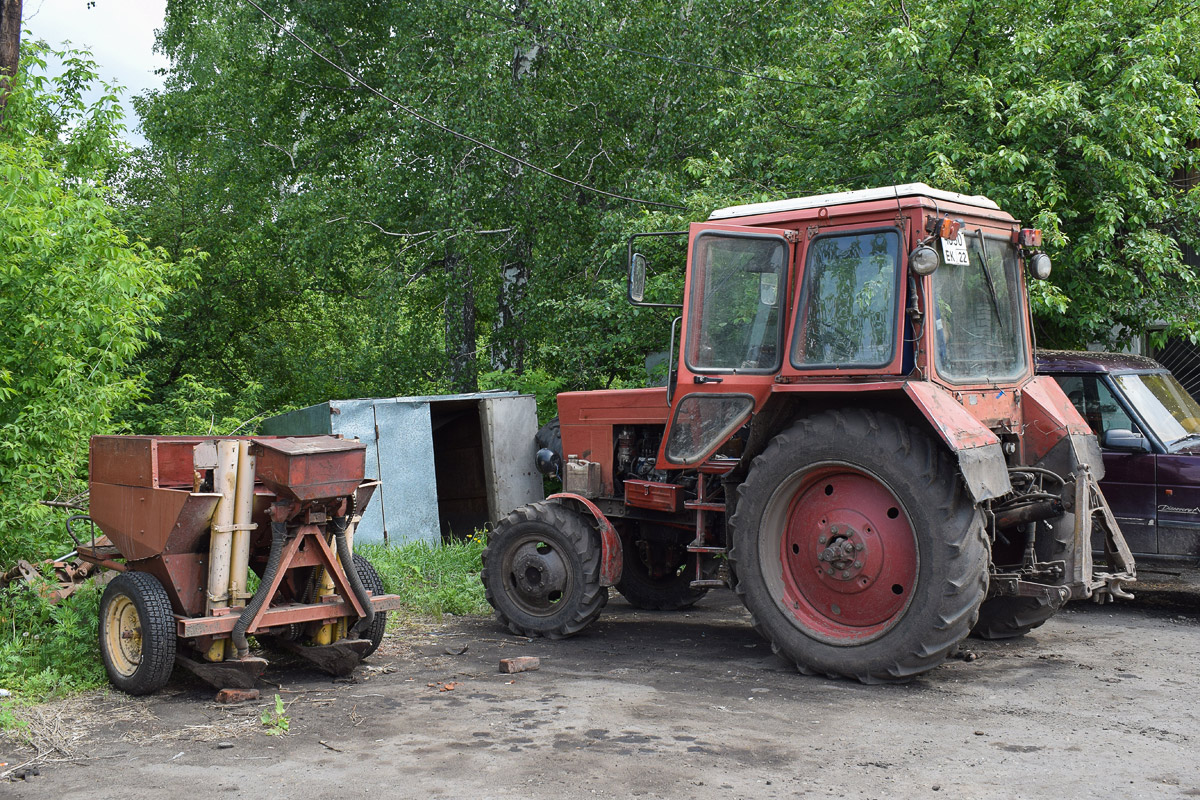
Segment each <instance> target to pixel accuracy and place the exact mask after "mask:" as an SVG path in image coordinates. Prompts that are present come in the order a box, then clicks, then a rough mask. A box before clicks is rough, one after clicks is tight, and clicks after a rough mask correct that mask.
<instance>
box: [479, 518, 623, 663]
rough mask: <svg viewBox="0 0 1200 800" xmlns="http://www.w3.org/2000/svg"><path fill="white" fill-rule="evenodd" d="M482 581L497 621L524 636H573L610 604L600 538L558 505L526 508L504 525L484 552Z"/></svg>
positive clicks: (489, 538)
mask: <svg viewBox="0 0 1200 800" xmlns="http://www.w3.org/2000/svg"><path fill="white" fill-rule="evenodd" d="M482 578H483V589H484V594H485V595H486V597H487V601H488V602H489V603H491V605H492V608H494V609H495V610H496V618H497V619H498V620H500V622H501V623H503V624H504V625H505V627H507V628H508V629H509V630H510V631H512V632H513V633H515V634H518V635H521V636H544V637H546V638H548V639H561V638H563V637H566V636H573V635H575V634H576V633H579V632H580V631H581V630H583V629H584V628H586V627H587V626H588V625H589V624H591V622H592V621H593V620H595V619H596V617H598V616H600V609H602V608H604V604H605V603H606V602H608V590H607V589H605V588H604V587H602V586H601V585H600V540H599V536H597V535H596V532H595V531H594V530H592V527H591V525H589V524H588V523H587V521H586V520H585V519H584V518H583V517H582V516H580V515H579V514H578V513H576V512H575V511H572V510H571V509H569V508H566V507H565V506H562V505H560V504H558V503H554V502H546V501H543V502H540V503H532V504H530V505H527V506H522V507H521V508H518V509H517V510H516V511H514V512H512V513H511V514H509V515H508V516H507V517H505V518H504V519H503V520H501V521H500V523H499V524H498V525H497V526H496V528H495V530H493V531H492V533H491V536H489V537H488V546H487V549H485V550H484V551H483V574H482Z"/></svg>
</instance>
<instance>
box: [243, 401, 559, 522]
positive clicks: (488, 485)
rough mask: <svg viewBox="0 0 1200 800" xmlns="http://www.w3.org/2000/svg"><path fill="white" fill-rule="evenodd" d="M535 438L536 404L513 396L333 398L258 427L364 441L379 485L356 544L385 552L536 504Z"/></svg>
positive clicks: (538, 494) (278, 432) (370, 475)
mask: <svg viewBox="0 0 1200 800" xmlns="http://www.w3.org/2000/svg"><path fill="white" fill-rule="evenodd" d="M536 432H537V403H536V401H535V400H534V398H533V396H532V395H519V394H516V393H515V392H483V393H479V394H459V395H440V396H431V397H389V398H373V399H371V398H369V399H362V400H330V401H329V402H326V403H321V404H320V405H315V406H309V407H308V408H302V409H299V410H296V411H289V412H288V413H286V414H280V415H278V416H275V417H271V418H269V419H267V420H265V421H264V422H263V426H262V433H263V434H265V435H275V436H296V435H301V434H322V433H324V434H341V435H343V436H345V437H347V438H357V439H358V440H359V441H361V442H363V443H365V444H366V445H367V478H369V479H378V480H379V481H380V487H379V491H378V492H377V493H376V495H375V498H374V499H373V500H372V501H371V503H370V504H369V505H368V506H367V509H366V512H365V514H364V515H363V519H362V522H361V523H360V524H359V527H358V531H357V534H356V539H357V540H358V541H364V542H386V543H389V544H403V543H405V542H412V541H418V540H420V541H426V542H430V543H434V542H440V541H442V539H443V538H451V537H458V538H463V537H466V536H469V535H470V534H471V533H472V532H474V531H475V530H476V529H479V528H483V527H484V525H486V524H487V523H489V522H495V521H496V520H498V519H499V518H500V517H502V516H504V515H505V514H507V513H508V512H509V511H512V510H513V509H514V508H517V507H519V506H522V505H525V504H526V503H532V502H536V501H538V500H541V499H542V498H543V490H542V477H541V474H540V473H538V471H537V469H536V467H535V465H534V456H535V451H536V447H535V446H534V443H533V437H534V434H535V433H536Z"/></svg>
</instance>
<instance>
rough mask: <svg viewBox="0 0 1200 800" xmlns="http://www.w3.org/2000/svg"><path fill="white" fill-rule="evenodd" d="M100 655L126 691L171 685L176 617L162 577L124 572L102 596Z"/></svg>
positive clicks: (150, 690) (114, 680) (112, 677)
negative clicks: (173, 614)
mask: <svg viewBox="0 0 1200 800" xmlns="http://www.w3.org/2000/svg"><path fill="white" fill-rule="evenodd" d="M100 654H101V655H102V656H103V658H104V668H105V669H106V670H107V671H108V679H109V680H110V681H112V684H113V686H116V687H117V688H118V689H120V690H121V691H123V692H125V693H126V694H132V695H142V694H151V693H153V692H156V691H158V690H159V689H161V688H162V687H164V686H166V685H167V681H168V680H169V679H170V677H171V669H172V668H173V667H174V666H175V618H174V617H173V616H172V615H171V601H170V599H169V598H168V597H167V592H166V590H165V589H163V587H162V584H161V583H159V582H158V579H157V578H155V577H154V576H153V575H151V574H149V573H147V572H122V573H121V574H120V575H118V576H117V577H115V578H113V579H112V580H111V581H110V582H109V584H108V586H107V587H106V588H105V589H104V594H103V595H102V596H101V598H100Z"/></svg>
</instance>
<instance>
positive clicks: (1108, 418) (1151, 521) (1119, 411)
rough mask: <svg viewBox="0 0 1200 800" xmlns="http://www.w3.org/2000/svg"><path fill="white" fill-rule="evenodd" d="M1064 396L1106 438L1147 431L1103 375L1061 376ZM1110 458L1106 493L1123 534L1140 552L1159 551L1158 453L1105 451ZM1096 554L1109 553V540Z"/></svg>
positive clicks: (1095, 544)
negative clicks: (1112, 434) (1118, 433)
mask: <svg viewBox="0 0 1200 800" xmlns="http://www.w3.org/2000/svg"><path fill="white" fill-rule="evenodd" d="M1054 378H1055V380H1057V381H1058V383H1059V385H1060V386H1061V387H1062V390H1063V392H1064V393H1065V394H1066V395H1067V397H1068V398H1069V399H1070V400H1071V403H1072V404H1073V405H1074V406H1075V408H1076V409H1078V411H1079V413H1080V415H1082V416H1083V418H1084V419H1085V420H1087V423H1088V426H1089V427H1090V428H1091V429H1092V432H1093V433H1095V434H1096V435H1097V436H1098V437H1101V439H1103V436H1104V432H1105V431H1108V430H1113V429H1117V428H1124V429H1127V430H1132V431H1136V432H1142V433H1143V434H1144V432H1143V431H1141V429H1140V428H1139V426H1138V425H1137V423H1136V422H1135V421H1134V420H1133V418H1132V417H1131V416H1130V414H1129V412H1128V411H1127V410H1126V407H1125V404H1124V403H1123V402H1122V401H1121V400H1120V399H1119V398H1118V397H1117V395H1116V393H1115V392H1114V390H1113V388H1112V386H1110V385H1109V384H1108V382H1107V381H1106V380H1105V377H1104V376H1103V375H1095V374H1092V375H1089V374H1070V375H1055V376H1054ZM1101 449H1102V451H1103V454H1104V480H1102V481H1101V482H1100V489H1101V491H1103V492H1104V497H1105V499H1107V500H1108V505H1109V507H1110V508H1111V509H1112V512H1113V516H1114V517H1116V518H1117V524H1118V525H1120V526H1121V533H1122V534H1124V536H1125V541H1126V542H1128V543H1129V547H1130V549H1131V550H1133V552H1134V553H1144V554H1156V553H1158V528H1157V524H1156V507H1157V493H1158V492H1157V456H1156V455H1155V454H1154V453H1127V452H1120V451H1116V450H1108V449H1104V448H1101ZM1092 549H1093V550H1103V549H1104V540H1103V536H1102V535H1099V536H1097V537H1094V538H1093V541H1092Z"/></svg>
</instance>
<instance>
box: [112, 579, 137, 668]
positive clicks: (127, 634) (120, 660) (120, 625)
mask: <svg viewBox="0 0 1200 800" xmlns="http://www.w3.org/2000/svg"><path fill="white" fill-rule="evenodd" d="M106 617H107V618H106V620H105V623H106V624H105V635H106V637H107V642H108V648H107V649H108V652H109V658H110V660H111V661H112V665H113V668H114V669H115V670H116V671H117V672H118V673H120V674H121V675H124V676H126V677H128V676H130V675H133V674H134V673H135V672H137V668H138V666H140V665H141V663H142V623H141V619H140V618H139V617H138V612H137V606H135V605H134V604H133V601H132V600H131V599H129V598H128V597H126V596H124V595H119V596H118V597H117V598H116V599H115V600H114V601H113V602H112V603H110V604H109V607H108V609H107V614H106Z"/></svg>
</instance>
